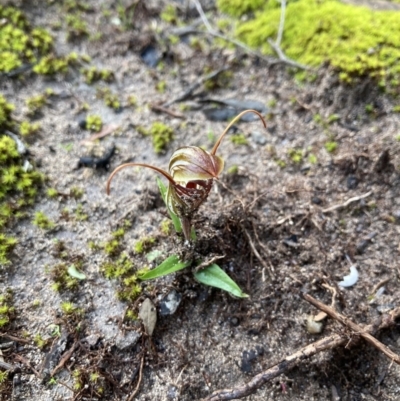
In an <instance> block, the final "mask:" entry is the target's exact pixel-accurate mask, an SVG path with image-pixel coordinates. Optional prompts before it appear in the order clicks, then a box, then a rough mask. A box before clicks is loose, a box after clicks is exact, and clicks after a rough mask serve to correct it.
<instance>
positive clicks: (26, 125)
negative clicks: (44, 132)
mask: <svg viewBox="0 0 400 401" xmlns="http://www.w3.org/2000/svg"><path fill="white" fill-rule="evenodd" d="M39 130H40V124H39V123H32V124H31V123H30V122H29V121H22V123H21V125H20V126H19V132H20V133H21V135H22V136H31V135H33V134H36V133H37V132H38V131H39Z"/></svg>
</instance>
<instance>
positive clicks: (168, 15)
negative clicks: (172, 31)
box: [160, 4, 178, 24]
mask: <svg viewBox="0 0 400 401" xmlns="http://www.w3.org/2000/svg"><path fill="white" fill-rule="evenodd" d="M160 18H161V19H162V20H163V21H165V22H168V23H170V24H176V22H177V20H178V18H177V14H176V8H175V7H174V6H173V5H172V4H167V5H166V6H165V7H164V9H163V11H162V12H161V14H160Z"/></svg>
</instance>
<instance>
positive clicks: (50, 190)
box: [46, 188, 58, 199]
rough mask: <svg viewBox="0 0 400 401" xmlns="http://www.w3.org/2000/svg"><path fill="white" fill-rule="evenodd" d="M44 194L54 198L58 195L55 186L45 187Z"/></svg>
mask: <svg viewBox="0 0 400 401" xmlns="http://www.w3.org/2000/svg"><path fill="white" fill-rule="evenodd" d="M46 194H47V196H48V197H49V198H51V199H55V198H57V196H58V191H57V189H55V188H47V189H46Z"/></svg>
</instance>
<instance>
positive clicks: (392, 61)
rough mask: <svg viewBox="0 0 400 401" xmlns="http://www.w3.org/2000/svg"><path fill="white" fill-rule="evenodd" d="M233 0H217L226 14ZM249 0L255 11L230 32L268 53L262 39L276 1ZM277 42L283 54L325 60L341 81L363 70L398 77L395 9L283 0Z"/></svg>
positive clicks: (273, 27)
mask: <svg viewBox="0 0 400 401" xmlns="http://www.w3.org/2000/svg"><path fill="white" fill-rule="evenodd" d="M238 3H242V2H239V1H238V0H220V1H219V2H218V4H219V6H220V8H221V10H223V11H226V12H229V13H231V14H232V15H238V14H239V13H238V12H237V11H236V10H237V9H238V7H239V6H238ZM250 3H251V4H252V7H254V8H256V7H259V11H257V12H256V14H255V18H254V19H251V20H248V21H246V22H239V24H238V28H237V32H236V33H237V35H238V37H239V38H240V39H241V40H243V41H244V42H245V43H247V44H248V45H250V46H252V47H259V48H261V50H262V51H263V52H264V53H267V54H273V50H272V49H271V47H270V46H269V45H268V43H267V39H268V38H271V39H273V40H274V39H275V38H276V35H277V30H278V26H279V19H280V13H281V10H280V3H279V2H278V1H276V0H274V1H269V2H268V3H265V2H261V3H262V4H261V5H260V4H259V1H258V0H250ZM263 4H265V6H263ZM262 7H264V8H262ZM281 47H282V50H283V51H284V52H285V53H286V55H287V56H288V57H290V58H292V59H294V60H296V61H298V62H300V63H303V64H306V65H310V66H319V65H320V64H321V63H323V62H325V61H328V62H329V63H330V64H331V65H332V66H333V67H335V68H336V69H337V71H338V72H339V73H340V78H341V79H342V80H344V81H346V82H351V81H352V79H353V78H354V77H357V76H364V75H369V76H372V77H375V78H377V80H378V81H380V82H382V83H385V82H387V83H388V84H390V82H391V81H392V79H393V78H394V77H398V76H400V64H399V59H400V13H399V12H397V11H373V10H371V9H369V8H366V7H359V6H354V5H348V4H343V3H342V2H341V1H339V0H298V1H294V2H289V3H288V5H287V9H286V18H285V30H284V34H283V39H282V44H281Z"/></svg>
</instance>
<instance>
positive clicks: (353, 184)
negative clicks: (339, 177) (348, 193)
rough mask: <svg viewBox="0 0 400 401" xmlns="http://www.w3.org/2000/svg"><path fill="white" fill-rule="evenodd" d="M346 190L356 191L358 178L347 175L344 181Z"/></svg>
mask: <svg viewBox="0 0 400 401" xmlns="http://www.w3.org/2000/svg"><path fill="white" fill-rule="evenodd" d="M346 185H347V188H348V189H356V188H357V187H358V178H357V177H356V176H354V175H349V176H348V177H347V180H346Z"/></svg>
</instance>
